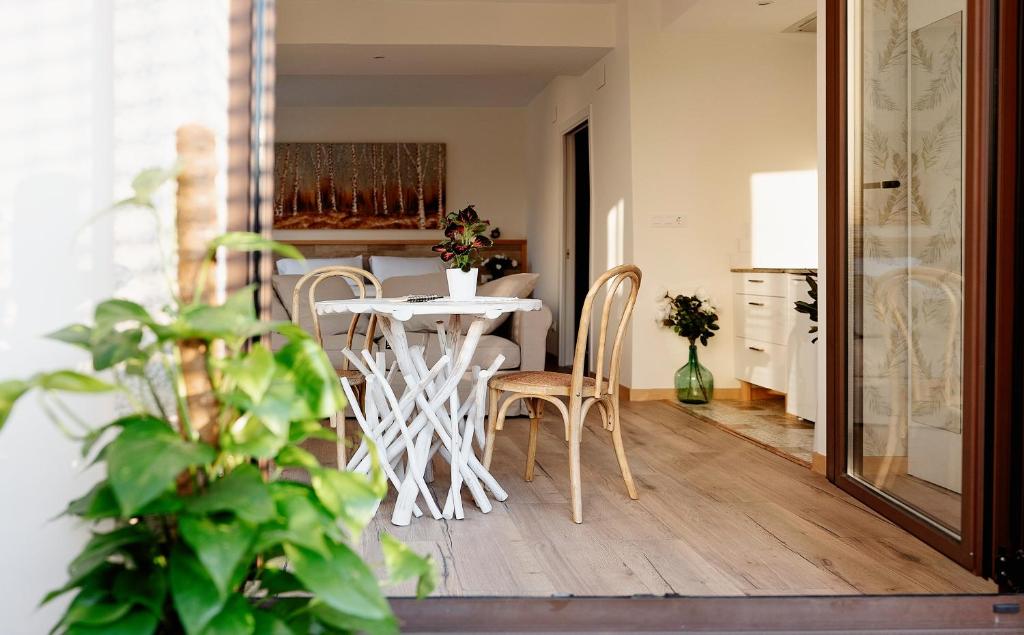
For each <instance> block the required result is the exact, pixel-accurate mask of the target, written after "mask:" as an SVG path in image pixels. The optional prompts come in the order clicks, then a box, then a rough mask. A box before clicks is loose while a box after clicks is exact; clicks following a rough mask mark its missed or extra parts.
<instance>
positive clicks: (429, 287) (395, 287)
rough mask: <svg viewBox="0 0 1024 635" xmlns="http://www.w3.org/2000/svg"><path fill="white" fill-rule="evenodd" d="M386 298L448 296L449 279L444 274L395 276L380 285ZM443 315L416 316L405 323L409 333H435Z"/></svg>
mask: <svg viewBox="0 0 1024 635" xmlns="http://www.w3.org/2000/svg"><path fill="white" fill-rule="evenodd" d="M380 286H381V292H382V293H383V294H384V297H385V298H401V297H403V296H407V295H440V296H445V295H448V279H447V278H446V277H445V275H444V272H440V273H438V272H435V273H428V274H422V275H418V276H394V277H391V278H388V279H387V280H384V281H383V282H381V283H380ZM444 319H445V317H444V316H443V315H414V316H412V317H411V318H409V319H408V320H406V321H405V330H406V332H408V333H433V332H434V331H435V326H434V325H435V324H436V323H437V321H438V320H444Z"/></svg>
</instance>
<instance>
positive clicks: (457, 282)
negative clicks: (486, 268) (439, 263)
mask: <svg viewBox="0 0 1024 635" xmlns="http://www.w3.org/2000/svg"><path fill="white" fill-rule="evenodd" d="M445 273H446V274H447V275H448V295H449V296H450V297H451V298H453V299H455V300H466V299H468V298H474V297H476V278H477V274H479V273H480V270H479V269H477V268H476V267H474V268H472V269H470V270H469V271H463V270H462V269H448V270H446V271H445Z"/></svg>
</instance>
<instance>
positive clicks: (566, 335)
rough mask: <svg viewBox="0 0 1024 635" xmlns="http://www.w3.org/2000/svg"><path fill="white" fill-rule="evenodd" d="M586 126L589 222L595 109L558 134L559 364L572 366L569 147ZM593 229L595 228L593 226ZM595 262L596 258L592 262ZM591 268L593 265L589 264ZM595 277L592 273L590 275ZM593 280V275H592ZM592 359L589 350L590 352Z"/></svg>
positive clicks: (573, 209) (572, 211)
mask: <svg viewBox="0 0 1024 635" xmlns="http://www.w3.org/2000/svg"><path fill="white" fill-rule="evenodd" d="M584 123H586V124H587V142H588V147H589V148H590V156H589V157H587V160H588V161H590V182H589V183H588V187H589V188H590V219H591V221H593V218H594V163H593V160H592V159H593V158H594V132H593V128H594V118H593V107H592V106H589V105H588V106H587V107H586V108H584V109H582V110H580V111H579V112H577V113H576V114H575V115H573V116H572V117H569V118H568V119H566V120H565V121H564V122H563V123H562V127H561V130H560V134H559V139H560V140H561V146H562V232H561V239H562V242H561V248H562V258H560V259H559V262H560V263H561V266H560V270H559V297H560V298H561V300H562V301H561V304H560V307H561V308H560V309H559V311H558V365H559V366H571V365H572V359H573V356H574V355H575V354H576V329H575V327H574V326H573V317H574V316H575V314H576V280H575V269H576V252H575V249H574V247H575V238H576V229H575V228H576V192H575V189H574V188H573V187H571V186H570V184H569V177H570V176H571V177H572V178H573V183H574V184H575V178H576V177H575V163H574V160H575V148H573V147H570V137H569V135H570V134H571V133H572V131H573V130H575V129H576V128H579V127H580V126H581V125H583V124H584ZM591 230H593V227H591ZM593 237H594V233H593V231H591V233H590V238H591V239H590V247H591V251H593V247H594V240H593ZM591 260H593V259H591ZM587 266H588V267H589V266H590V263H589V262H588V263H587ZM591 274H593V272H591ZM591 277H593V276H591ZM588 359H589V351H588Z"/></svg>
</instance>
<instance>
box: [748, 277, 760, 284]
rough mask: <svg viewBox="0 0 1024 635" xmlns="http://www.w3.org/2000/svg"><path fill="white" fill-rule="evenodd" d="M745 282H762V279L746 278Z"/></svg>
mask: <svg viewBox="0 0 1024 635" xmlns="http://www.w3.org/2000/svg"><path fill="white" fill-rule="evenodd" d="M747 282H757V283H758V284H760V283H762V282H764V280H752V279H750V278H747Z"/></svg>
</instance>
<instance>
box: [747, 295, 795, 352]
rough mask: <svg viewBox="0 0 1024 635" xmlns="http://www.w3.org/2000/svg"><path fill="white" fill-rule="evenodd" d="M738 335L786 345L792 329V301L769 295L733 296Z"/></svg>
mask: <svg viewBox="0 0 1024 635" xmlns="http://www.w3.org/2000/svg"><path fill="white" fill-rule="evenodd" d="M733 298H734V301H733V307H734V315H735V316H736V325H735V326H736V336H737V337H744V338H749V339H754V340H761V341H765V342H771V343H772V344H782V345H785V344H787V343H788V342H789V332H790V330H792V321H791V320H790V315H789V314H790V313H791V312H792V311H790V302H789V300H788V299H787V298H777V297H774V296H767V295H743V294H739V293H738V294H736V295H734V296H733Z"/></svg>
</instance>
